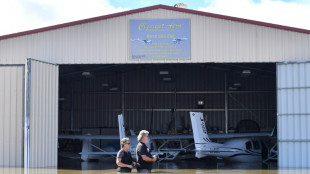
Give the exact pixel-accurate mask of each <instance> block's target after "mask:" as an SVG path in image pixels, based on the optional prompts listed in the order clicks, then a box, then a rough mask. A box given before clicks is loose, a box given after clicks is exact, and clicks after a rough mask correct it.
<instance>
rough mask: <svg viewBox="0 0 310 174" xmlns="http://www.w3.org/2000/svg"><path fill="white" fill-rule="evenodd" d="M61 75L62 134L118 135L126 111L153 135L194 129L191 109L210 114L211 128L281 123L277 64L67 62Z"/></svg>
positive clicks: (129, 120) (136, 127)
mask: <svg viewBox="0 0 310 174" xmlns="http://www.w3.org/2000/svg"><path fill="white" fill-rule="evenodd" d="M59 77H60V78H59V126H58V127H59V134H85V133H92V134H97V135H100V134H102V135H103V134H117V135H118V122H117V115H118V114H120V113H123V114H124V119H125V127H126V128H127V129H131V130H133V131H135V132H136V133H137V132H139V131H140V130H142V129H146V130H149V131H150V132H151V133H152V134H175V133H190V131H191V125H190V117H189V112H190V111H198V112H203V113H204V114H206V115H207V128H208V131H209V133H225V131H227V132H228V133H229V132H237V131H238V129H240V130H239V132H241V131H244V130H241V129H247V130H246V131H248V132H251V131H271V130H272V129H273V128H274V127H275V126H276V122H277V121H276V118H277V117H276V64H274V63H240V64H236V63H235V64H216V63H207V64H108V65H60V70H59ZM174 118H175V119H174ZM241 120H253V121H255V122H256V123H257V124H258V126H259V128H257V127H253V126H252V127H251V126H248V125H249V124H247V125H246V128H244V127H242V125H241V126H240V124H239V125H238V126H237V124H238V123H240V121H241ZM247 123H249V122H247ZM243 126H244V125H243ZM254 126H255V125H254ZM257 129H259V130H257ZM113 130H115V131H113ZM76 150H77V151H79V150H78V149H76Z"/></svg>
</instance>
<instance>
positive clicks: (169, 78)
mask: <svg viewBox="0 0 310 174" xmlns="http://www.w3.org/2000/svg"><path fill="white" fill-rule="evenodd" d="M163 80H164V81H171V77H165V78H163Z"/></svg>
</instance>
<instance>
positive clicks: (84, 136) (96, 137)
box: [58, 135, 119, 140]
mask: <svg viewBox="0 0 310 174" xmlns="http://www.w3.org/2000/svg"><path fill="white" fill-rule="evenodd" d="M58 138H59V139H80V140H83V139H99V140H119V136H118V135H58Z"/></svg>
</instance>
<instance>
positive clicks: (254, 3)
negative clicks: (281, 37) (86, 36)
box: [0, 0, 310, 36]
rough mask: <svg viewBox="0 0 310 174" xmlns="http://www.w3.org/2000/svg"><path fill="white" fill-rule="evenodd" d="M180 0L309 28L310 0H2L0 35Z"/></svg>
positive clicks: (225, 12)
mask: <svg viewBox="0 0 310 174" xmlns="http://www.w3.org/2000/svg"><path fill="white" fill-rule="evenodd" d="M180 2H182V3H185V4H186V5H187V8H188V9H192V10H198V11H205V12H210V13H216V14H222V15H228V16H234V17H240V18H245V19H252V20H256V21H262V22H268V23H273V24H280V25H285V26H291V27H295V28H302V29H308V30H310V0H0V22H1V24H0V36H2V35H7V34H12V33H17V32H22V31H27V30H31V29H36V28H42V27H47V26H51V25H57V24H62V23H66V22H71V21H76V20H81V19H86V18H91V17H96V16H102V15H107V14H112V13H117V12H121V11H127V10H132V9H137V8H143V7H147V6H152V5H158V4H164V5H169V6H173V5H174V4H176V3H180Z"/></svg>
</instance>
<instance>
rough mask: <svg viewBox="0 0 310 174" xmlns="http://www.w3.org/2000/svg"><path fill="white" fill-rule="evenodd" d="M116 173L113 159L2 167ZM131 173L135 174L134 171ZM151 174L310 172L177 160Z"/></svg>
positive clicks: (8, 171) (60, 173) (15, 171)
mask: <svg viewBox="0 0 310 174" xmlns="http://www.w3.org/2000/svg"><path fill="white" fill-rule="evenodd" d="M99 173H100V174H115V173H117V172H116V165H115V161H114V160H112V159H108V160H106V159H105V160H97V161H90V162H83V161H81V160H79V159H60V160H59V166H58V169H28V170H24V169H22V168H0V174H99ZM132 173H136V169H133V172H132ZM152 173H179V174H204V173H223V174H239V173H241V174H310V170H296V169H295V170H293V169H291V170H282V169H281V170H278V169H277V163H276V162H269V163H267V164H262V163H227V162H224V161H218V162H215V161H214V160H210V159H191V160H177V161H173V162H172V161H171V162H160V163H156V164H154V166H153V170H152Z"/></svg>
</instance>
